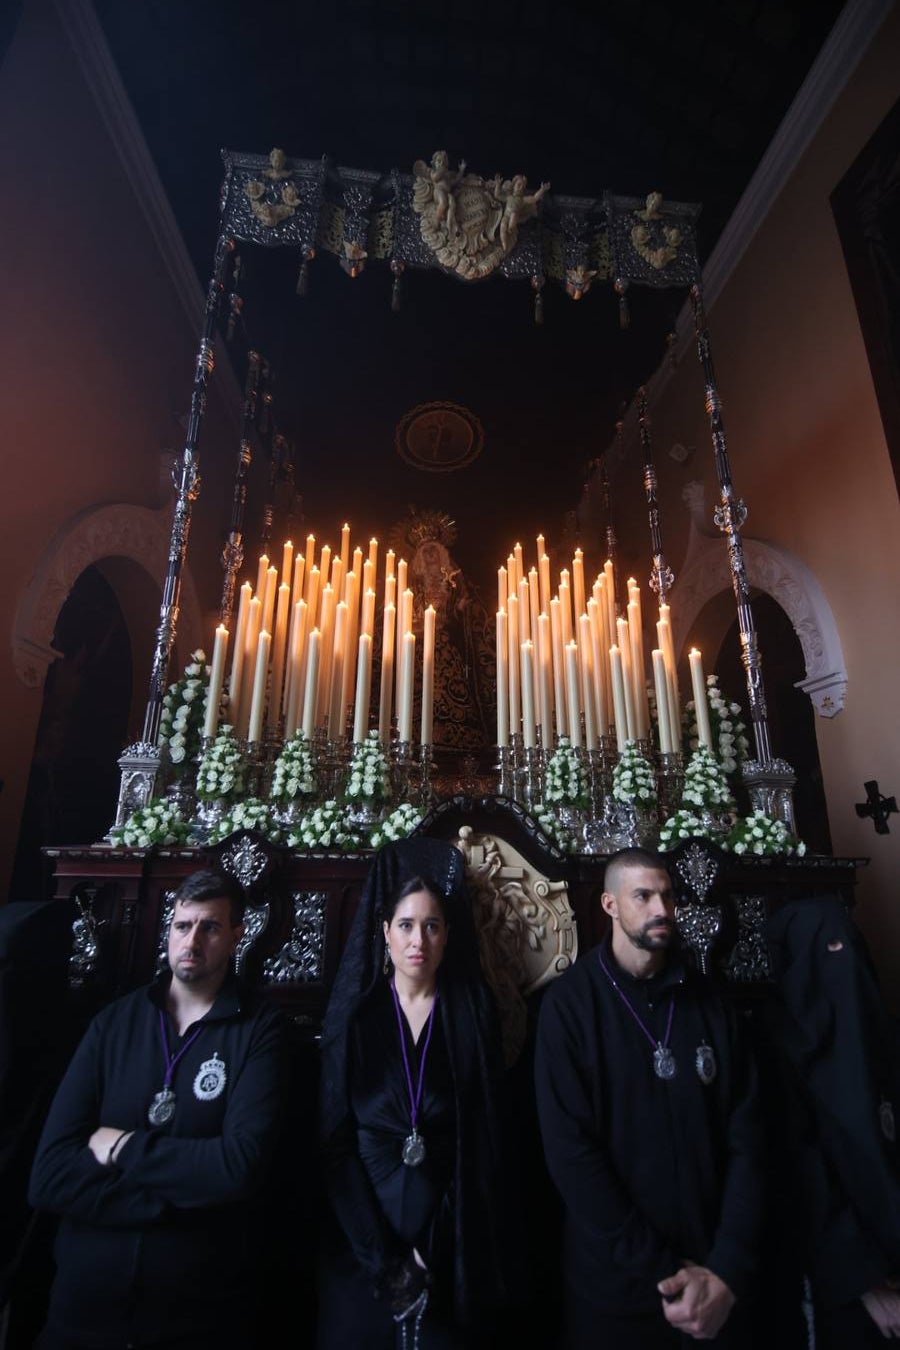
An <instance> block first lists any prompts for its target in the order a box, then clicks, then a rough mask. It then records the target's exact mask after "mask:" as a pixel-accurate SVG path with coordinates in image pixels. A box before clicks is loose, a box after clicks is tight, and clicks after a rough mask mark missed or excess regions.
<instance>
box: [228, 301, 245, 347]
mask: <svg viewBox="0 0 900 1350" xmlns="http://www.w3.org/2000/svg"><path fill="white" fill-rule="evenodd" d="M243 308H244V302H243V300H242V299H241V297H240V296H239V295H238V293H237V291H232V292H231V294H230V295H229V297H228V323H227V324H226V325H225V341H226V342H233V341H234V335H235V332H236V331H237V326H238V324H239V322H240V318H241V310H242V309H243Z"/></svg>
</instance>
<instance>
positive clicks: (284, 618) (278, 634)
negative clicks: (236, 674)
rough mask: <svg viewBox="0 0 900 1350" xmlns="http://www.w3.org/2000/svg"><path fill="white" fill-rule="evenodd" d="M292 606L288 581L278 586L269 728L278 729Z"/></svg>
mask: <svg viewBox="0 0 900 1350" xmlns="http://www.w3.org/2000/svg"><path fill="white" fill-rule="evenodd" d="M290 608H291V588H290V586H289V585H288V584H287V582H284V581H283V582H282V583H281V585H280V586H279V587H278V608H277V610H276V613H275V640H274V642H273V643H272V692H271V695H270V697H269V718H268V722H269V729H270V730H272V731H276V730H277V729H278V719H279V717H280V715H281V691H282V685H283V682H284V657H285V652H286V650H287V636H288V615H289V612H290Z"/></svg>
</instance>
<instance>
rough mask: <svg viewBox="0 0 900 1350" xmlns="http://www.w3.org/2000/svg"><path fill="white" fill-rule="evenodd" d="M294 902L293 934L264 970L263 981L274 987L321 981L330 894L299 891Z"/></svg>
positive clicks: (267, 962)
mask: <svg viewBox="0 0 900 1350" xmlns="http://www.w3.org/2000/svg"><path fill="white" fill-rule="evenodd" d="M293 899H294V920H293V926H292V928H291V935H290V937H289V938H288V940H287V942H286V943H285V944H284V946H283V947H282V948H281V950H280V951H278V952H276V954H275V955H274V956H270V957H269V958H268V960H267V961H266V963H265V965H264V967H263V978H264V979H265V980H267V981H269V982H270V983H272V984H299V983H305V982H307V981H310V980H320V979H321V978H322V956H323V952H324V948H325V902H326V900H327V899H328V894H327V892H326V891H297V892H295V894H294V897H293Z"/></svg>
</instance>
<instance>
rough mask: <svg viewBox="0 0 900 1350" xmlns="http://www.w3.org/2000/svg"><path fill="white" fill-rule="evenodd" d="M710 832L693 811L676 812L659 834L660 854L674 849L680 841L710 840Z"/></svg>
mask: <svg viewBox="0 0 900 1350" xmlns="http://www.w3.org/2000/svg"><path fill="white" fill-rule="evenodd" d="M712 837H713V836H712V830H711V829H710V828H709V826H708V825H704V823H703V821H702V820H701V819H700V817H699V816H695V815H694V813H693V811H685V810H681V811H676V812H675V814H674V816H669V819H668V820H667V821H666V823H665V825H663V827H662V829H661V830H660V832H659V847H660V850H661V852H663V853H664V852H666V850H667V849H670V848H674V847H675V845H676V844H679V843H680V842H681V840H682V839H711V838H712Z"/></svg>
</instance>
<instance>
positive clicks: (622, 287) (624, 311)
mask: <svg viewBox="0 0 900 1350" xmlns="http://www.w3.org/2000/svg"><path fill="white" fill-rule="evenodd" d="M613 290H614V291H615V293H616V295H617V296H618V297H619V327H620V328H627V327H628V325H629V324H630V323H631V315H630V314H629V312H628V301H627V300H626V299H625V292H626V291H627V290H628V282H627V281H625V280H624V278H623V277H616V279H615V281H614V282H613Z"/></svg>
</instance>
